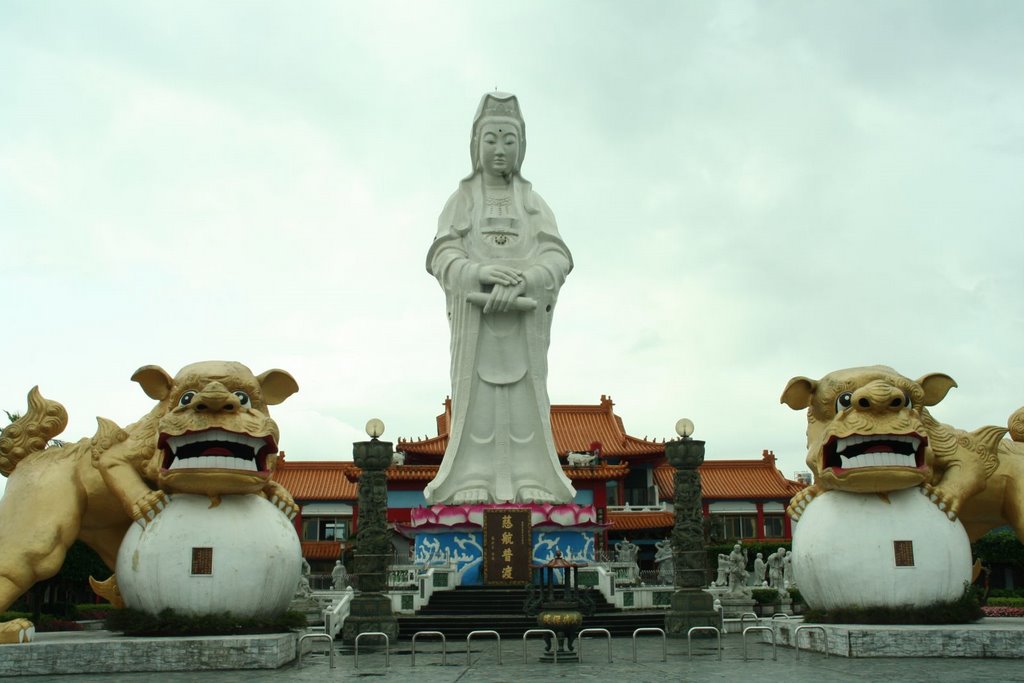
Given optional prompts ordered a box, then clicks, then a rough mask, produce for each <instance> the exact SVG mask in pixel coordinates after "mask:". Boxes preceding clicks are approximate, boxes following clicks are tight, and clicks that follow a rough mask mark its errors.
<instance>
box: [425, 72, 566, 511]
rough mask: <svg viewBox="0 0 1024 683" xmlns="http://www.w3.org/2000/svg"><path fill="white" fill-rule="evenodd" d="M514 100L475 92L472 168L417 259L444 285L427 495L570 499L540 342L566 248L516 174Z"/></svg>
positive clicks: (522, 146)
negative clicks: (445, 358)
mask: <svg viewBox="0 0 1024 683" xmlns="http://www.w3.org/2000/svg"><path fill="white" fill-rule="evenodd" d="M525 154H526V124H525V122H524V120H523V116H522V113H521V112H520V110H519V101H518V100H517V99H516V97H515V95H511V94H508V93H498V92H494V93H487V94H486V95H484V97H483V98H482V99H481V101H480V106H479V108H478V109H477V113H476V116H475V118H474V119H473V131H472V138H471V142H470V157H471V162H472V164H473V166H472V172H471V173H470V174H469V176H467V177H466V178H465V179H463V180H462V181H461V182H460V183H459V186H458V188H457V189H456V191H455V193H454V194H453V195H452V196H451V198H449V200H448V203H447V204H446V205H445V207H444V209H443V210H442V211H441V216H440V218H439V219H438V230H437V234H436V236H435V237H434V241H433V244H431V246H430V249H429V251H428V252H427V271H429V272H430V274H431V275H433V276H434V277H435V278H437V281H438V283H440V285H441V287H442V288H443V289H444V293H445V298H446V300H447V305H446V311H447V315H448V325H449V328H450V332H451V382H452V417H451V433H450V436H449V440H448V447H447V449H446V450H445V454H444V459H443V460H442V461H441V467H440V468H439V470H438V472H437V476H435V477H434V479H433V481H431V482H430V483H429V484H428V485H427V487H426V489H424V491H423V495H424V497H425V498H426V500H427V502H428V503H429V504H431V505H437V504H445V505H465V504H473V503H492V502H506V501H508V502H517V503H530V502H536V503H571V502H572V500H573V498H574V496H575V494H576V491H575V489H574V488H573V487H572V483H571V482H570V481H569V479H568V478H567V477H566V476H565V473H564V472H563V471H562V467H561V465H560V464H559V461H558V454H557V453H556V451H555V445H554V439H553V437H552V434H551V406H550V401H549V399H548V391H547V352H548V345H549V342H550V338H551V320H552V316H553V315H554V309H555V304H556V300H557V298H558V291H559V289H560V288H561V286H562V283H563V282H565V278H566V276H567V275H568V274H569V271H571V270H572V256H571V254H570V253H569V249H568V247H566V245H565V242H563V241H562V238H561V236H560V235H559V234H558V226H557V225H556V224H555V217H554V214H553V213H552V212H551V209H550V208H548V205H547V204H546V203H545V202H544V200H543V199H541V197H540V195H538V194H537V193H536V192H534V191H533V186H532V185H531V184H530V183H529V182H527V181H526V180H525V179H524V178H523V177H522V175H520V168H521V166H522V163H523V158H524V156H525Z"/></svg>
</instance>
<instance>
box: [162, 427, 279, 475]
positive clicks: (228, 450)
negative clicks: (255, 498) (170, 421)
mask: <svg viewBox="0 0 1024 683" xmlns="http://www.w3.org/2000/svg"><path fill="white" fill-rule="evenodd" d="M158 445H159V447H160V449H161V450H162V451H163V464H162V467H161V469H162V470H164V471H165V472H171V471H174V470H195V469H203V470H240V471H243V472H254V473H257V474H263V475H265V476H270V471H269V470H268V468H267V454H268V453H276V452H277V444H276V443H275V442H274V438H273V437H272V436H270V435H267V436H264V437H255V436H249V435H248V434H239V433H237V432H229V431H226V430H224V429H216V428H214V429H206V430H203V431H198V432H188V433H185V434H180V435H176V436H171V435H169V434H161V435H160V440H159V442H158Z"/></svg>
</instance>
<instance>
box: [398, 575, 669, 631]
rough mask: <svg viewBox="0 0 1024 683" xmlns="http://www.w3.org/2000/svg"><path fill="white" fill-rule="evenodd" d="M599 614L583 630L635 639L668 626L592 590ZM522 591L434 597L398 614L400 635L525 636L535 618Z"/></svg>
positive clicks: (473, 590)
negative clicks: (414, 610)
mask: <svg viewBox="0 0 1024 683" xmlns="http://www.w3.org/2000/svg"><path fill="white" fill-rule="evenodd" d="M594 598H595V602H596V603H597V605H596V607H597V609H596V611H595V613H594V615H593V616H590V617H584V619H583V626H584V628H606V629H608V630H609V631H610V632H611V634H612V635H613V636H616V637H618V636H626V637H628V636H631V635H632V634H633V631H634V630H635V629H638V628H648V627H652V626H653V627H657V628H665V610H658V611H641V610H628V611H627V610H617V609H615V607H613V606H612V605H610V604H609V603H608V602H607V601H606V600H605V599H604V596H603V595H601V594H600V593H598V592H596V591H595V592H594ZM525 600H526V591H525V590H523V589H522V588H491V587H482V586H460V587H459V588H456V589H455V590H452V591H442V592H439V593H434V595H433V597H432V598H431V599H430V604H429V605H427V606H426V607H424V608H423V609H421V610H420V611H419V612H418V613H417V614H416V615H415V616H408V615H399V616H398V637H399V638H400V639H404V640H408V639H410V638H412V635H413V634H414V633H416V632H417V631H440V632H441V633H443V634H444V635H445V637H446V638H447V639H448V640H449V641H456V640H458V641H464V640H465V639H466V636H467V635H469V632H470V631H479V630H491V631H497V632H498V633H499V634H500V635H501V637H502V638H521V637H522V635H523V632H524V631H526V630H527V629H531V628H537V620H536V618H535V617H527V616H525V615H524V614H523V603H524V602H525Z"/></svg>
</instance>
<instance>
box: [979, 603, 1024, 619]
mask: <svg viewBox="0 0 1024 683" xmlns="http://www.w3.org/2000/svg"><path fill="white" fill-rule="evenodd" d="M981 611H982V612H984V613H985V616H986V617H1024V607H989V606H988V605H986V606H985V607H982V608H981Z"/></svg>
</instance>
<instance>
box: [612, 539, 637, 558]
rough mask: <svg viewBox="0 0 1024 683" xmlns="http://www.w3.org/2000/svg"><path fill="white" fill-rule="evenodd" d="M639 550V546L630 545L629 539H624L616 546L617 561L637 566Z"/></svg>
mask: <svg viewBox="0 0 1024 683" xmlns="http://www.w3.org/2000/svg"><path fill="white" fill-rule="evenodd" d="M639 550H640V547H639V546H638V545H636V544H635V543H630V541H629V539H628V538H624V539H622V540H621V541H619V542H618V543H616V544H615V561H616V562H632V563H634V564H636V555H637V552H638V551H639Z"/></svg>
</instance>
